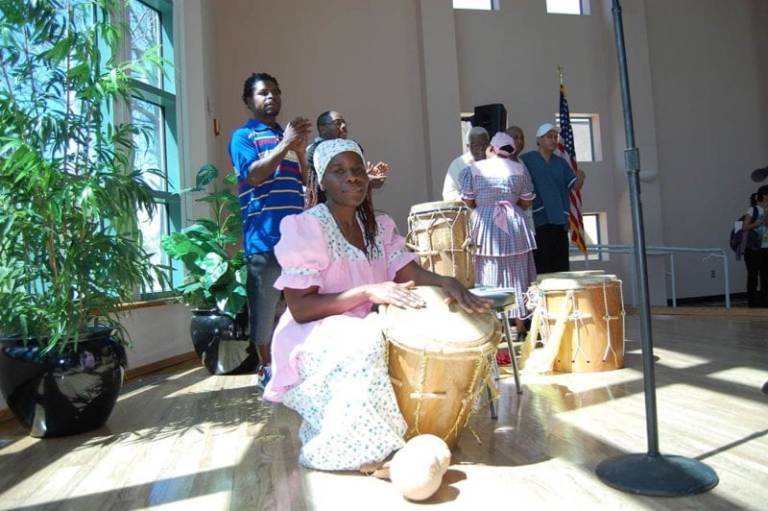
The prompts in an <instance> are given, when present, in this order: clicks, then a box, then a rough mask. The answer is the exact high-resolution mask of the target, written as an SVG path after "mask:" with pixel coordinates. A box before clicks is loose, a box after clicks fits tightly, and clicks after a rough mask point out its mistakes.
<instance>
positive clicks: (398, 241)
mask: <svg viewBox="0 0 768 511" xmlns="http://www.w3.org/2000/svg"><path fill="white" fill-rule="evenodd" d="M377 220H378V223H379V229H381V232H382V235H383V239H384V257H386V259H387V278H388V279H389V280H393V279H394V278H395V274H396V273H397V272H398V271H399V270H400V268H402V267H403V266H405V265H406V264H408V263H410V262H411V261H415V260H416V259H417V258H418V256H417V255H416V254H414V253H413V252H411V251H409V250H408V249H407V248H406V246H405V238H404V237H402V236H400V234H399V233H398V232H397V226H396V225H395V221H394V220H392V218H391V217H390V216H388V215H379V216H378V217H377Z"/></svg>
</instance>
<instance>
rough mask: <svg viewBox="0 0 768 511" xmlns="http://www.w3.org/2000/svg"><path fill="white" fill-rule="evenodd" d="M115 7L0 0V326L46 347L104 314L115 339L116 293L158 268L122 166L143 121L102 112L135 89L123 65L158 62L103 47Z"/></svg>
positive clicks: (146, 196)
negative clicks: (125, 57) (122, 56)
mask: <svg viewBox="0 0 768 511" xmlns="http://www.w3.org/2000/svg"><path fill="white" fill-rule="evenodd" d="M122 7H123V6H122V5H121V2H118V1H114V0H58V1H57V0H36V1H35V0H0V68H2V69H0V334H1V335H6V336H8V335H10V336H15V335H19V336H22V337H24V338H35V339H37V342H40V343H42V344H43V345H44V347H45V350H48V351H49V350H52V349H54V348H63V347H64V346H65V345H66V344H67V343H70V342H77V340H78V337H79V335H80V334H81V333H82V332H83V331H85V330H86V329H87V328H88V327H89V326H91V325H93V324H94V323H96V322H102V321H107V322H108V323H110V324H111V325H113V326H114V327H116V328H117V329H118V335H119V337H120V338H121V339H123V340H124V333H125V332H124V329H123V328H122V326H121V324H120V320H119V316H118V312H119V309H120V305H121V303H123V302H125V301H130V300H133V299H134V298H135V296H136V293H137V292H138V291H139V290H140V289H142V288H146V287H148V286H150V285H151V284H152V281H153V277H154V278H162V275H163V273H162V272H161V271H156V270H157V268H156V267H153V266H152V265H150V263H149V256H150V254H147V253H146V251H145V250H144V249H143V248H142V244H141V239H140V234H139V230H138V227H137V211H138V210H140V209H143V210H145V211H147V212H150V213H151V212H152V211H153V210H154V200H153V197H152V194H151V190H150V188H149V186H148V185H147V184H146V183H145V181H144V179H143V172H142V170H141V169H134V168H132V159H133V158H132V151H133V150H134V149H135V147H136V144H135V141H136V140H137V139H136V137H140V136H142V135H144V136H148V133H146V132H144V133H143V132H142V129H140V128H139V127H137V126H135V125H132V124H114V122H113V115H112V112H113V109H114V108H115V105H126V104H127V103H128V102H129V101H130V98H131V97H132V96H133V95H135V94H136V91H134V90H133V88H132V85H131V83H132V82H131V80H130V78H129V77H130V76H131V73H134V72H139V71H141V70H146V68H147V66H152V65H157V64H159V63H158V62H157V59H154V60H153V58H152V57H151V55H147V56H145V57H143V58H140V59H139V60H134V61H133V62H131V63H121V62H118V61H117V60H115V58H114V57H113V56H114V55H117V54H118V51H117V50H118V48H119V47H120V44H121V41H122V39H121V36H122V35H123V34H124V33H125V27H124V26H123V25H121V24H118V23H115V22H111V21H110V18H111V14H113V13H115V12H118V11H119V10H120V9H121V8H122ZM138 68H141V69H138Z"/></svg>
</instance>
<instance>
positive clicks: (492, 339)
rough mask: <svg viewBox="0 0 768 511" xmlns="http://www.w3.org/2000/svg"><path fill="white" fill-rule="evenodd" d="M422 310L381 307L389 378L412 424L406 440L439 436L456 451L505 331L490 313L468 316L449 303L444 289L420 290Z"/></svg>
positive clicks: (404, 415) (401, 409)
mask: <svg viewBox="0 0 768 511" xmlns="http://www.w3.org/2000/svg"><path fill="white" fill-rule="evenodd" d="M415 290H416V292H417V293H418V294H419V295H420V296H422V297H423V298H424V299H425V300H426V302H427V306H426V307H425V308H423V309H400V308H397V307H394V306H385V307H382V310H381V313H382V316H383V318H382V319H383V325H384V336H385V338H386V339H387V341H388V344H389V355H388V357H389V375H390V379H391V380H392V387H393V388H394V390H395V395H396V396H397V404H398V405H399V407H400V411H401V413H402V414H403V417H404V418H405V422H406V423H407V424H408V431H407V432H406V435H405V438H406V440H407V439H409V438H411V437H414V436H416V435H419V434H422V433H431V434H433V435H436V436H438V437H440V438H442V439H443V440H445V442H446V443H447V444H448V445H449V446H451V447H453V446H455V445H456V442H457V441H458V438H459V434H460V433H461V431H462V430H463V429H464V427H465V426H466V424H467V422H468V421H469V418H470V416H471V413H472V411H473V409H474V406H475V403H476V401H477V400H478V396H479V394H480V393H481V392H482V390H483V388H484V386H485V384H486V383H490V382H491V378H490V370H491V367H492V363H493V360H494V358H495V356H496V346H497V345H498V342H499V338H500V337H501V331H500V328H499V322H498V321H496V319H495V318H494V317H493V315H492V314H491V313H488V314H467V313H465V312H464V311H463V310H461V309H460V308H459V307H458V306H456V305H455V304H452V305H451V306H448V305H446V304H445V302H444V300H445V295H444V294H443V292H442V290H441V289H440V288H436V287H418V288H416V289H415Z"/></svg>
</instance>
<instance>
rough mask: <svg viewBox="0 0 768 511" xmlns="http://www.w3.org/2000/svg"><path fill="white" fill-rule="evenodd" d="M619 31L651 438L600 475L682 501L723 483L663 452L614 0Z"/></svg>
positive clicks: (625, 85) (624, 89) (702, 467)
mask: <svg viewBox="0 0 768 511" xmlns="http://www.w3.org/2000/svg"><path fill="white" fill-rule="evenodd" d="M612 11H613V28H614V32H615V37H616V51H617V54H618V61H619V81H620V84H621V102H622V106H623V109H624V133H625V137H626V144H627V147H626V149H625V150H624V166H625V168H626V171H627V178H628V180H629V198H630V205H631V210H632V234H633V237H634V265H635V270H636V271H635V272H634V273H635V289H638V290H639V299H640V335H641V339H642V348H643V384H644V390H645V422H646V432H647V439H648V450H647V452H646V453H638V454H625V455H621V456H617V457H615V458H611V459H608V460H605V461H603V462H602V463H600V464H599V465H598V466H597V468H596V469H595V471H596V473H597V476H598V477H599V478H600V480H601V481H603V482H604V483H605V484H607V485H608V486H612V487H614V488H617V489H619V490H622V491H626V492H629V493H635V494H640V495H650V496H660V497H662V496H663V497H678V496H683V495H693V494H696V493H701V492H704V491H708V490H710V489H712V488H714V487H715V486H716V485H717V483H718V481H719V479H718V477H717V474H716V473H715V471H714V470H712V469H711V468H710V467H709V466H707V465H706V464H704V463H702V462H700V461H698V460H695V459H691V458H686V457H683V456H674V455H664V454H661V453H660V452H659V437H658V427H657V419H656V383H655V374H654V366H653V337H652V329H651V313H650V301H649V298H648V267H647V261H646V256H645V234H644V227H643V209H642V204H641V203H640V178H639V173H640V152H639V151H638V149H637V147H636V146H635V130H634V125H633V120H632V102H631V99H630V94H629V76H628V70H627V54H626V48H625V46H624V23H623V21H622V15H621V6H620V5H619V0H613V8H612Z"/></svg>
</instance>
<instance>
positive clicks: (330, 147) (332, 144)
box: [312, 138, 365, 183]
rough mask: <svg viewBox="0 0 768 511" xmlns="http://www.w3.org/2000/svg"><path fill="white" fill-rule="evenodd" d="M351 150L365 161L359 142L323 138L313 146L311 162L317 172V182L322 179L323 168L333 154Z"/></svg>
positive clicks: (329, 161)
mask: <svg viewBox="0 0 768 511" xmlns="http://www.w3.org/2000/svg"><path fill="white" fill-rule="evenodd" d="M346 152H352V153H355V154H359V155H360V159H362V160H363V162H365V156H363V150H362V149H360V144H358V143H357V142H355V141H354V140H350V139H348V138H347V139H345V138H334V139H331V140H323V141H322V142H320V143H319V144H317V147H315V154H314V156H313V158H312V163H313V165H314V166H315V172H317V182H318V183H320V182H322V181H323V175H324V174H325V169H326V168H327V167H328V164H329V163H331V160H332V159H333V157H334V156H336V155H337V154H340V153H346Z"/></svg>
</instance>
